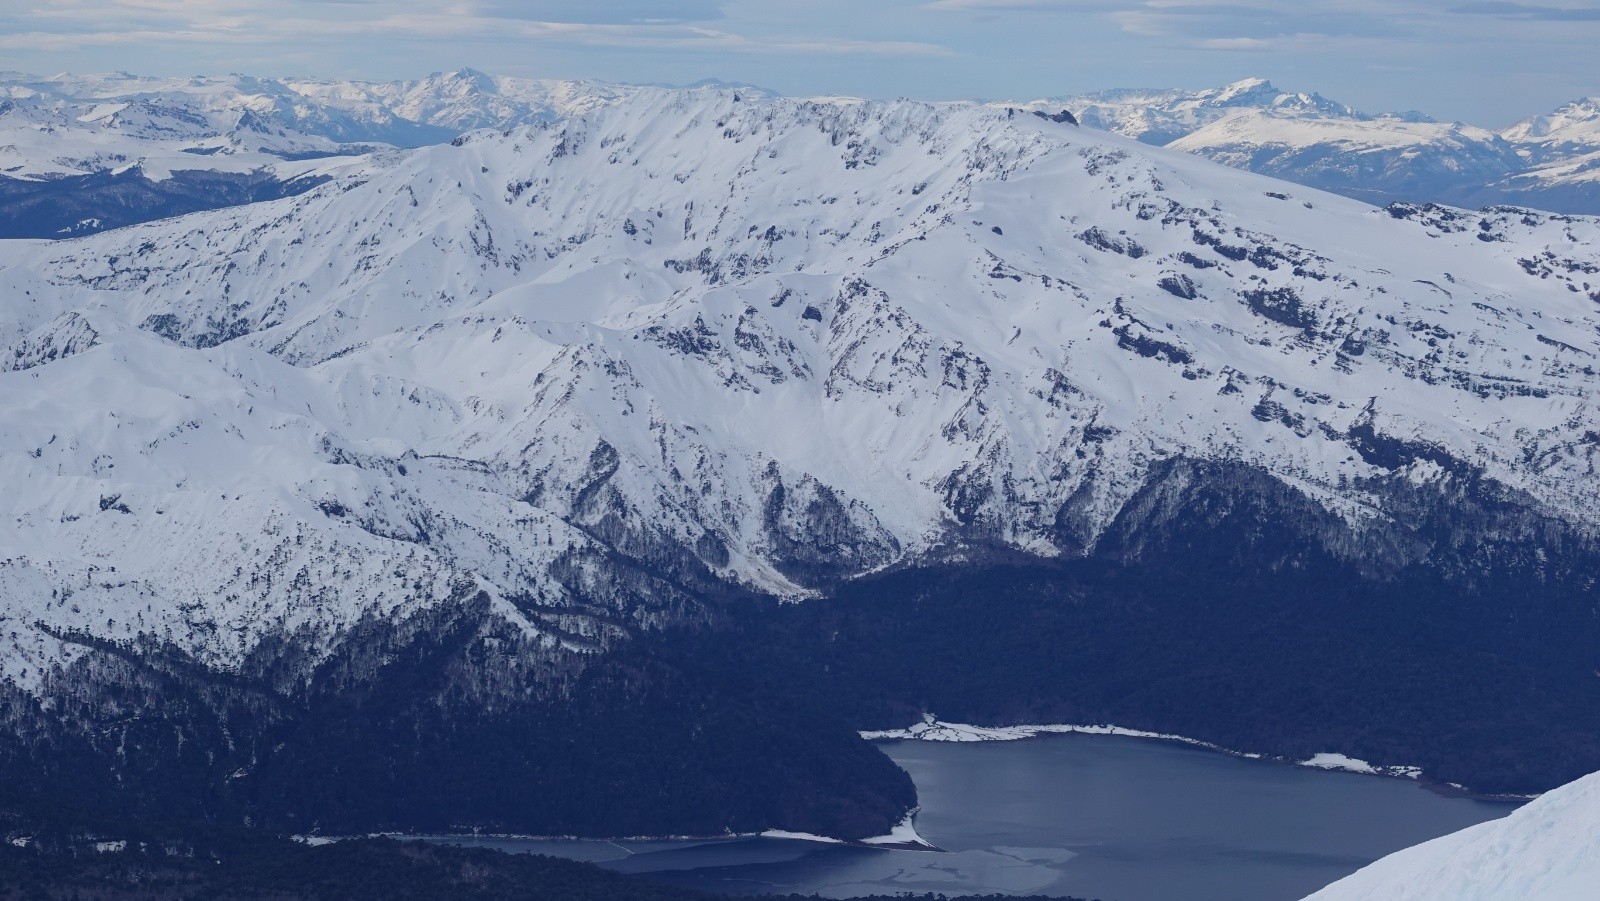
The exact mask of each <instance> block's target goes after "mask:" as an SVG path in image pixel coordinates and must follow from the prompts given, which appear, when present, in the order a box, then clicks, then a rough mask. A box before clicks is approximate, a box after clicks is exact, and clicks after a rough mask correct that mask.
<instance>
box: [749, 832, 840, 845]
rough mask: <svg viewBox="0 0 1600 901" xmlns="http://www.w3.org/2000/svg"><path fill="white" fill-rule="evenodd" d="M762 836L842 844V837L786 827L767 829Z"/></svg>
mask: <svg viewBox="0 0 1600 901" xmlns="http://www.w3.org/2000/svg"><path fill="white" fill-rule="evenodd" d="M761 837H762V838H782V839H788V840H790V841H796V842H820V843H822V844H825V845H842V844H845V842H844V841H843V840H842V839H837V838H829V837H828V836H826V835H817V834H815V833H812V832H790V831H788V830H786V829H768V830H767V831H766V832H763V833H761Z"/></svg>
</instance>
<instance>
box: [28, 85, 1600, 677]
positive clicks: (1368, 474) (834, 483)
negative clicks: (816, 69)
mask: <svg viewBox="0 0 1600 901" xmlns="http://www.w3.org/2000/svg"><path fill="white" fill-rule="evenodd" d="M1596 247H1600V223H1597V222H1596V221H1594V220H1588V219H1581V218H1567V217H1554V216H1544V215H1537V214H1529V213H1525V212H1522V211H1516V210H1496V211H1490V212H1488V213H1485V214H1482V215H1476V214H1465V213H1460V212H1457V211H1453V210H1449V209H1444V208H1437V207H1408V208H1398V209H1395V210H1392V211H1381V210H1375V209H1373V208H1371V207H1369V206H1366V205H1364V204H1360V203H1356V202H1354V201H1349V200H1345V199H1342V198H1338V197H1334V196H1329V195H1324V194H1321V193H1318V192H1315V191H1309V190H1300V189H1291V188H1287V187H1285V185H1283V184H1282V183H1280V182H1276V181H1272V180H1269V179H1264V178H1261V177H1258V176H1254V175H1251V174H1249V173H1243V172H1237V171H1233V170H1229V169H1226V168H1222V167H1218V166H1216V165H1214V164H1211V163H1209V162H1207V161H1204V160H1201V159H1197V158H1194V157H1192V156H1186V155H1183V154H1179V153H1176V152H1169V151H1162V150H1157V149H1153V148H1149V147H1146V146H1143V145H1140V144H1138V143H1136V142H1134V141H1131V140H1129V139H1125V138H1120V137H1117V136H1114V135H1107V134H1105V133H1103V132H1097V131H1093V130H1089V129H1078V128H1074V127H1072V126H1070V125H1067V124H1063V123H1060V122H1056V121H1052V120H1050V119H1048V118H1045V117H1037V116H1032V115H1014V114H1012V113H1010V112H1008V111H1006V110H1004V109H989V108H983V107H978V106H974V105H971V104H942V105H931V104H921V103H911V102H896V103H875V102H863V101H807V100H791V99H783V98H771V97H766V96H763V95H760V94H758V93H754V92H750V91H747V90H744V89H734V88H724V87H705V88H698V89H691V90H677V89H658V88H652V89H639V90H637V91H635V92H633V93H632V94H630V95H629V96H627V97H625V98H621V99H618V100H617V101H616V102H610V103H605V104H601V105H599V106H597V107H595V108H593V109H590V110H588V111H586V112H582V113H581V114H578V115H575V116H572V117H570V118H562V119H558V120H555V121H550V122H538V123H535V124H532V125H527V126H521V127H517V128H513V129H509V130H506V131H478V132H473V133H471V134H469V135H467V136H465V137H463V138H461V139H460V140H457V141H454V142H452V143H450V144H445V145H439V146H433V147H427V148H424V149H421V150H418V151H416V152H414V153H411V154H408V155H388V156H384V157H381V158H379V159H376V160H374V162H373V163H372V165H371V168H370V171H369V172H368V173H367V174H365V175H364V176H363V177H362V178H361V179H353V180H346V181H340V182H335V183H332V184H327V185H324V186H322V187H320V188H317V189H316V190H314V191H312V192H310V193H308V194H305V195H302V196H300V197H296V198H292V199H288V200H283V201H277V202H271V203H264V204H255V205H250V206H246V207H240V208H234V209H230V210H225V211H217V212H210V213H203V214H197V215H194V216H189V217H184V218H181V219H175V220H169V221H163V222H156V223H148V224H145V225H140V226H135V227H130V228H126V229H121V230H118V231H116V232H112V233H106V234H102V235H97V236H93V237H90V238H85V239H80V240H72V241H65V242H56V243H39V242H6V243H4V244H0V284H3V286H4V288H5V289H6V292H7V296H8V297H11V298H13V301H14V302H11V303H8V304H6V305H5V306H4V307H3V308H0V359H4V360H6V361H7V365H6V366H3V367H0V511H3V512H4V514H5V515H4V516H3V517H0V598H4V602H3V603H4V607H3V608H0V667H3V668H4V669H3V672H4V674H5V676H6V677H7V678H9V679H12V680H14V681H16V682H18V683H19V684H21V685H24V686H26V687H28V688H29V689H30V690H43V688H42V686H44V685H46V684H47V682H48V677H49V674H50V673H51V672H52V671H53V668H54V667H55V666H57V665H58V664H60V663H61V662H63V661H66V660H71V659H73V658H74V657H75V656H77V655H80V654H81V653H83V647H84V643H85V641H87V640H90V639H92V640H103V641H115V642H120V643H124V644H129V645H140V644H141V643H150V642H163V643H169V644H170V645H171V646H173V647H176V648H179V649H181V650H182V651H183V652H185V653H189V654H192V655H194V656H195V657H196V658H197V659H198V660H200V661H202V662H203V663H205V664H207V665H211V666H215V667H220V668H231V667H239V666H242V665H244V663H245V661H247V660H249V659H250V655H251V654H252V652H254V651H255V650H256V649H258V648H260V647H262V646H263V643H265V642H267V641H269V640H270V639H274V638H278V637H283V636H293V640H294V641H295V642H297V643H300V644H304V645H306V646H307V647H309V648H310V649H311V651H310V652H309V653H310V654H311V657H310V659H312V660H315V659H316V654H317V653H321V652H322V651H325V650H326V649H327V648H328V647H331V646H332V645H333V644H335V643H336V642H337V641H339V640H340V638H341V637H342V636H345V635H347V634H349V632H350V630H351V629H353V628H354V626H355V625H356V624H357V623H360V622H363V621H367V620H371V619H374V618H375V619H378V620H382V621H391V620H403V619H404V618H405V617H406V616H408V615H410V614H412V613H415V612H417V611H419V610H423V609H428V608H429V607H431V606H435V605H441V604H466V603H477V602H479V601H480V599H481V600H482V602H483V603H486V604H488V605H489V608H490V609H492V610H493V612H494V615H495V616H497V617H499V618H501V619H502V620H503V621H505V622H508V623H512V624H514V625H515V626H516V627H517V628H518V629H519V630H521V634H523V635H525V636H528V640H529V641H530V642H533V643H534V644H536V645H537V646H538V647H541V648H542V649H543V651H544V653H546V654H548V655H549V657H550V659H551V660H554V659H557V658H562V657H563V655H583V654H589V653H593V652H597V651H600V650H603V649H605V648H607V647H609V646H611V644H612V643H614V642H615V641H617V640H621V639H622V638H623V637H624V636H626V635H628V634H631V633H632V632H633V631H635V630H638V629H641V628H650V627H653V626H657V625H660V624H662V623H666V622H673V621H678V620H681V619H683V618H686V617H693V616H695V615H696V610H697V608H696V600H695V598H696V597H697V593H698V592H699V591H700V590H702V589H704V588H706V587H707V586H715V585H726V584H732V585H737V586H741V587H743V588H747V589H753V590H757V591H762V592H768V593H773V594H779V595H784V596H789V597H805V596H807V595H809V594H812V593H814V592H816V591H818V590H824V589H825V588H826V587H827V586H828V585H830V584H832V583H833V582H835V581H837V580H840V579H850V578H854V577H856V576H859V575H861V574H863V573H868V572H874V571H878V570H881V569H883V568H885V567H890V566H901V565H909V564H913V563H919V562H941V561H942V562H949V561H961V560H970V559H980V558H981V557H982V556H983V555H984V554H986V553H990V552H992V551H993V550H994V549H996V548H999V549H1003V550H1005V551H1006V552H1008V553H1012V552H1015V553H1022V554H1027V555H1034V556H1036V557H1055V556H1061V555H1079V554H1084V553H1086V552H1088V551H1089V550H1091V549H1093V548H1094V547H1095V545H1096V542H1097V541H1098V540H1099V539H1100V537H1101V536H1102V535H1103V533H1104V531H1105V529H1106V528H1107V527H1108V524H1110V523H1111V522H1113V521H1114V520H1115V519H1116V518H1117V517H1118V516H1119V514H1121V512H1122V511H1123V510H1124V508H1125V507H1126V505H1127V504H1128V503H1129V501H1130V499H1131V498H1133V497H1135V496H1136V495H1137V494H1138V493H1139V492H1140V491H1141V490H1143V489H1144V488H1145V487H1146V485H1147V484H1148V483H1149V481H1150V479H1151V478H1152V473H1154V472H1156V471H1157V469H1158V468H1159V467H1160V466H1161V465H1162V464H1164V463H1165V462H1168V461H1173V460H1175V459H1178V458H1182V459H1186V460H1213V461H1227V462H1229V463H1230V464H1237V465H1240V466H1246V467H1252V468H1254V469H1256V470H1259V471H1260V472H1263V473H1266V474H1268V475H1270V476H1271V477H1272V478H1274V479H1276V480H1278V481H1280V482H1282V483H1283V484H1286V485H1289V486H1291V487H1292V488H1293V489H1294V490H1296V491H1298V492H1301V493H1303V494H1304V495H1306V496H1308V497H1311V498H1313V499H1315V501H1316V502H1317V503H1318V504H1320V505H1322V506H1323V507H1325V508H1326V509H1328V510H1331V511H1333V512H1335V513H1336V514H1337V515H1338V516H1339V517H1340V518H1341V521H1342V522H1344V523H1346V524H1347V525H1348V528H1350V529H1351V530H1352V533H1353V534H1360V533H1361V530H1363V529H1368V528H1377V527H1379V526H1380V525H1381V524H1382V523H1384V522H1385V521H1386V520H1387V518H1388V517H1389V516H1390V515H1391V514H1390V513H1389V511H1387V510H1386V508H1385V506H1384V499H1383V498H1384V495H1383V494H1382V493H1381V491H1380V490H1379V489H1380V487H1381V486H1382V485H1383V484H1390V483H1395V482H1398V483H1401V484H1408V485H1416V486H1426V485H1429V484H1434V483H1436V482H1437V481H1438V480H1440V479H1441V478H1443V477H1444V476H1445V475H1446V474H1447V473H1448V472H1450V471H1452V469H1453V468H1461V467H1468V468H1470V469H1471V471H1473V472H1479V473H1482V474H1483V476H1484V477H1485V478H1487V479H1491V480H1494V481H1495V482H1497V483H1499V484H1503V485H1506V486H1509V488H1510V489H1514V490H1515V491H1518V492H1521V494H1520V495H1519V496H1522V497H1526V498H1527V501H1526V502H1527V503H1528V504H1530V505H1532V506H1534V507H1536V508H1537V509H1538V510H1539V511H1541V512H1542V513H1544V514H1547V515H1551V516H1555V517H1558V518H1560V519H1562V520H1566V521H1569V522H1572V523H1575V524H1578V525H1579V526H1581V527H1583V528H1591V527H1594V526H1595V525H1597V524H1600V523H1597V522H1596V520H1595V517H1596V515H1597V514H1596V512H1595V511H1596V510H1600V504H1597V503H1596V501H1597V500H1600V487H1597V486H1596V483H1595V481H1594V480H1593V479H1592V478H1591V477H1590V475H1591V473H1592V469H1593V466H1594V463H1595V459H1596V455H1597V454H1600V446H1597V445H1596V443H1595V442H1594V441H1593V439H1592V436H1593V435H1594V434H1596V433H1600V416H1597V414H1596V411H1595V409H1594V407H1593V402H1592V398H1593V397H1594V395H1595V390H1596V387H1597V385H1596V379H1597V378H1600V376H1597V375H1596V374H1595V370H1594V364H1593V360H1594V359H1595V358H1596V357H1597V356H1600V339H1597V335H1600V329H1597V325H1600V312H1597V310H1600V307H1597V299H1600V277H1597V276H1596V275H1595V274H1594V273H1595V272H1596V271H1597V267H1600V255H1597V252H1596ZM91 335H92V338H91V337H90V336H91ZM1172 478H1174V479H1179V478H1183V477H1181V476H1173V477H1172ZM1180 487H1181V486H1179V485H1178V483H1177V482H1176V481H1174V482H1173V483H1172V490H1174V491H1177V490H1180ZM13 636H14V637H13ZM547 662H548V661H547Z"/></svg>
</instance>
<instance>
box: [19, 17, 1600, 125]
mask: <svg viewBox="0 0 1600 901" xmlns="http://www.w3.org/2000/svg"><path fill="white" fill-rule="evenodd" d="M1597 46H1600V2H1596V0H1589V2H1587V3H1579V2H1575V0H1548V2H1544V3H1524V2H1510V0H1497V2H1481V0H1480V2H1471V0H1390V2H1381V0H1308V2H1299V3H1295V2H1285V0H1235V2H1201V0H725V2H724V0H442V2H422V0H5V2H4V3H3V5H0V68H7V69H14V70H21V71H28V72H33V73H36V74H52V73H55V72H62V71H72V72H101V71H110V70H115V69H123V70H127V71H131V72H137V73H140V74H152V75H191V74H213V73H223V72H249V73H251V74H262V75H288V74H310V75H325V76H337V77H353V78H365V79H380V80H387V79H392V78H413V77H417V76H420V75H424V74H427V73H429V72H433V71H443V70H449V69H455V68H459V67H461V66H468V65H470V66H472V67H475V68H478V69H482V70H485V71H490V72H496V73H503V74H507V75H525V76H538V77H563V78H565V77H586V78H602V79H609V80H616V81H653V82H672V83H684V82H690V81H696V80H699V79H702V78H721V79H725V80H730V81H746V82H751V83H754V84H760V85H763V86H766V87H770V88H773V89H775V90H778V91H782V92H785V93H794V94H816V93H847V94H858V95H863V96H869V97H894V96H909V97H918V98H926V99H945V98H968V97H981V98H988V99H997V98H1032V97H1040V96H1050V95H1060V94H1069V93H1075V92H1078V91H1083V90H1093V89H1097V88H1106V87H1155V86H1163V87H1165V86H1175V87H1206V86H1211V85H1216V84H1222V83H1225V82H1228V81H1232V80H1235V79H1238V78H1242V77H1247V76H1257V75H1259V76H1265V77H1268V78H1270V79H1272V80H1273V81H1274V82H1276V83H1277V84H1278V85H1279V86H1280V87H1283V88H1290V89H1296V90H1307V91H1318V92H1320V93H1322V94H1325V95H1327V96H1329V97H1332V98H1334V99H1336V100H1341V101H1343V102H1346V103H1350V104H1352V105H1353V106H1356V107H1358V108H1361V109H1365V110H1368V111H1372V112H1378V111H1384V110H1406V109H1419V110H1422V111H1424V112H1427V113H1429V114H1431V115H1434V116H1437V117H1439V118H1444V119H1459V120H1462V121H1466V122H1471V123H1474V124H1479V125H1489V126H1499V125H1505V124H1509V123H1510V122H1511V121H1513V120H1515V119H1519V118H1522V117H1523V116H1525V115H1529V114H1532V113H1536V112H1545V111H1547V110H1549V109H1551V108H1553V107H1555V106H1556V105H1558V104H1560V103H1562V102H1564V101H1567V100H1571V99H1575V98H1577V97H1580V96H1585V95H1594V94H1600V62H1597V54H1596V52H1595V49H1594V48H1595V47H1597Z"/></svg>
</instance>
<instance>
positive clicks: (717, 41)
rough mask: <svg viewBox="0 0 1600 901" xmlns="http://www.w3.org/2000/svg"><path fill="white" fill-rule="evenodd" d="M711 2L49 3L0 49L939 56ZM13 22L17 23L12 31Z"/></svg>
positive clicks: (919, 45)
mask: <svg viewBox="0 0 1600 901" xmlns="http://www.w3.org/2000/svg"><path fill="white" fill-rule="evenodd" d="M722 10H723V4H722V3H719V2H711V0H613V2H608V3H592V2H591V3H583V2H578V0H531V2H521V0H518V2H512V0H457V2H453V3H445V4H439V3H428V2H421V0H394V2H377V0H243V2H223V0H50V2H49V3H48V4H47V5H46V6H45V7H42V8H39V9H37V10H34V11H32V15H31V16H30V17H28V18H26V19H24V20H23V21H25V22H26V25H27V26H31V27H28V28H27V30H21V29H17V30H14V31H8V32H0V48H4V49H17V50H23V49H25V50H33V51H40V50H52V49H55V50H68V49H82V48H86V47H94V46H108V45H116V44H140V45H149V44H160V43H180V44H183V43H214V44H228V43H258V44H259V43H273V42H282V43H289V42H296V43H328V42H337V41H344V40H349V39H351V38H355V37H361V36H368V37H375V36H388V37H393V38H399V39H416V40H441V39H448V40H458V41H470V42H480V43H499V44H505V43H511V42H535V43H548V44H568V45H573V46H585V47H614V48H633V49H649V50H665V51H670V50H684V51H693V52H719V53H737V54H755V53H774V54H815V55H832V56H886V57H906V56H928V57H937V56H948V55H950V54H951V51H950V50H949V48H947V47H944V46H941V45H938V44H933V43H928V42H919V41H900V40H863V39H853V38H831V37H828V36H825V35H816V36H811V35H781V36H776V37H773V36H753V35H748V34H742V33H738V32H735V31H731V30H728V29H723V28H713V27H708V26H707V25H704V24H700V23H704V22H711V21H715V20H718V19H721V18H722ZM13 21H16V20H13Z"/></svg>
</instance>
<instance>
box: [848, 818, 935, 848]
mask: <svg viewBox="0 0 1600 901" xmlns="http://www.w3.org/2000/svg"><path fill="white" fill-rule="evenodd" d="M916 815H917V812H916V811H914V810H913V811H912V812H910V813H908V814H906V818H905V819H903V820H901V821H900V825H898V826H896V827H894V828H893V829H891V830H890V831H889V834H888V835H879V836H875V837H873V838H864V839H862V840H861V844H863V845H895V846H897V847H901V848H906V847H918V848H927V849H929V850H930V851H931V850H937V849H936V848H935V847H934V845H933V843H932V842H930V841H928V840H927V839H925V838H923V837H922V836H921V835H918V834H917V826H916V823H915V822H913V821H914V820H915V818H916Z"/></svg>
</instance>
